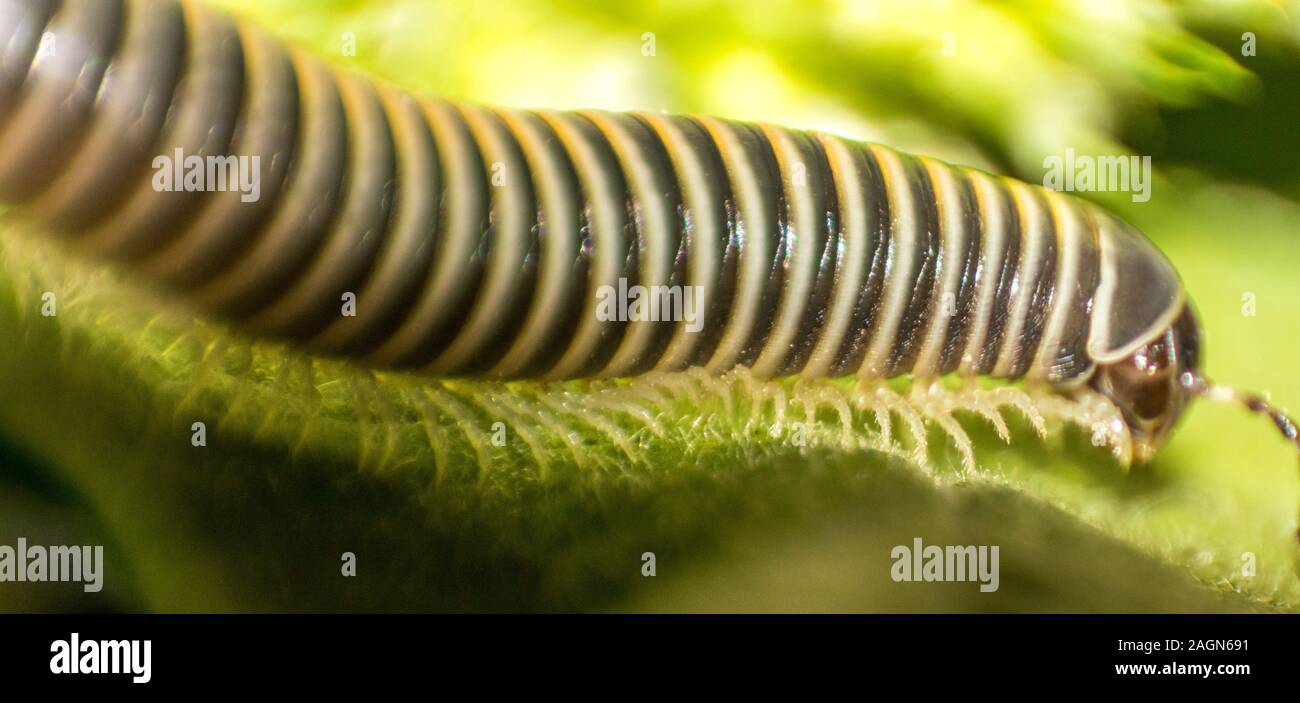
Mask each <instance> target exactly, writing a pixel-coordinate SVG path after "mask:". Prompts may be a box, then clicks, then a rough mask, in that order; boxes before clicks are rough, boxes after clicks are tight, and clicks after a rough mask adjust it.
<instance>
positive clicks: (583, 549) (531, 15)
mask: <svg viewBox="0 0 1300 703" xmlns="http://www.w3.org/2000/svg"><path fill="white" fill-rule="evenodd" d="M222 4H224V5H227V6H230V7H231V8H232V9H233V10H235V11H236V12H238V13H240V14H242V15H244V16H246V17H248V18H250V19H252V20H255V21H258V22H260V23H262V24H263V25H265V26H266V27H267V28H268V29H270V30H271V31H273V32H275V33H277V34H279V35H281V36H284V37H286V38H289V39H291V40H292V41H294V42H296V43H297V44H299V45H301V46H303V47H305V48H307V49H309V50H311V51H313V52H314V53H318V54H321V55H323V56H326V57H329V58H332V60H333V61H335V62H336V63H340V64H344V65H354V66H355V67H356V68H358V69H360V70H363V71H366V72H368V73H370V74H372V75H375V76H377V77H380V78H383V79H386V80H390V81H393V82H395V83H398V84H400V85H403V86H405V87H409V88H411V89H414V90H421V91H427V92H432V93H436V94H440V95H446V96H449V97H457V98H466V99H473V100H475V101H480V102H487V103H500V104H508V105H514V106H548V107H563V108H572V107H601V108H609V109H640V110H661V109H662V110H668V111H673V112H691V113H712V114H718V115H722V116H727V117H735V118H740V119H754V120H764V121H772V122H779V123H784V124H788V125H790V126H795V127H806V128H820V129H827V130H831V131H835V132H838V133H841V134H845V135H848V136H852V137H857V138H864V139H870V140H873V141H880V142H884V143H888V144H891V145H894V146H898V147H900V148H905V149H908V150H911V151H917V152H921V153H927V154H931V155H935V156H939V157H942V158H946V159H948V160H951V161H956V162H962V163H967V164H972V165H976V166H981V167H985V168H989V169H993V170H997V171H1001V172H1005V173H1010V174H1013V175H1018V176H1020V177H1022V178H1025V179H1026V180H1029V181H1031V182H1036V181H1040V180H1041V178H1042V161H1043V159H1044V157H1045V156H1047V155H1052V154H1061V153H1063V152H1064V151H1065V149H1067V148H1073V149H1075V150H1076V151H1077V152H1079V153H1128V152H1135V153H1140V154H1150V155H1152V156H1153V157H1154V163H1155V166H1156V170H1157V173H1158V176H1157V180H1156V183H1155V186H1154V188H1153V196H1152V198H1151V200H1150V202H1147V203H1133V202H1131V201H1130V200H1129V199H1128V197H1127V195H1126V194H1123V193H1119V194H1115V193H1111V194H1104V195H1103V197H1101V198H1100V199H1101V200H1102V201H1103V202H1105V203H1106V204H1107V205H1109V206H1111V207H1113V208H1115V209H1116V210H1117V211H1118V212H1119V213H1120V214H1121V215H1123V216H1124V217H1126V218H1128V219H1129V220H1131V221H1133V222H1134V224H1136V225H1138V226H1139V227H1141V228H1143V229H1144V231H1146V232H1147V233H1148V234H1149V235H1150V236H1151V237H1152V238H1153V239H1155V240H1156V241H1157V243H1159V244H1160V246H1161V248H1162V249H1163V250H1164V251H1165V252H1166V253H1167V254H1168V255H1169V256H1170V258H1171V259H1172V260H1173V261H1174V263H1175V264H1176V265H1177V266H1178V268H1179V270H1180V271H1181V272H1182V274H1183V276H1184V279H1185V282H1186V284H1187V287H1188V289H1189V291H1190V292H1191V295H1192V297H1193V299H1194V300H1195V301H1196V302H1197V304H1198V306H1199V310H1200V313H1201V317H1202V321H1203V324H1204V327H1205V328H1206V330H1207V335H1206V336H1207V340H1206V343H1207V347H1208V359H1209V361H1208V372H1209V374H1210V375H1211V376H1212V377H1214V378H1217V379H1220V380H1223V381H1226V382H1230V383H1233V384H1236V385H1239V386H1241V387H1244V388H1254V389H1262V390H1268V391H1271V392H1272V394H1273V396H1274V397H1275V399H1277V400H1278V401H1279V402H1281V403H1283V404H1286V403H1287V402H1288V401H1290V402H1292V403H1297V400H1296V399H1300V378H1297V375H1296V374H1295V372H1294V362H1293V360H1292V356H1293V349H1294V348H1295V347H1296V343H1297V341H1300V334H1297V330H1298V327H1297V322H1296V321H1297V320H1300V277H1298V276H1297V275H1296V272H1295V265H1294V263H1293V262H1294V254H1293V252H1294V247H1295V244H1296V241H1297V237H1296V235H1297V231H1300V202H1297V200H1296V196H1297V195H1300V191H1297V189H1296V185H1297V180H1296V176H1297V175H1300V174H1297V169H1298V168H1300V166H1297V160H1296V159H1295V158H1294V155H1295V154H1296V153H1297V151H1296V148H1297V147H1300V144H1297V137H1296V136H1295V131H1294V129H1293V128H1292V126H1291V124H1290V122H1291V121H1292V119H1293V116H1294V115H1295V114H1296V112H1295V108H1296V105H1295V101H1296V100H1297V99H1300V98H1297V97H1296V96H1297V95H1300V91H1297V90H1296V89H1295V88H1296V85H1295V81H1296V80H1298V79H1296V78H1295V76H1297V75H1300V70H1298V69H1300V23H1298V22H1297V19H1296V17H1297V16H1296V14H1295V10H1294V8H1293V7H1291V6H1289V5H1283V4H1279V3H1273V2H1226V1H1211V0H1197V1H1193V2H1187V3H1172V2H1168V3H1167V2H1155V1H1149V0H1148V1H1142V0H1138V1H1134V2H1121V1H1119V0H1112V1H1101V2H1074V3H1070V2H1061V1H1041V0H1040V1H1037V2H1006V3H979V2H926V1H923V0H922V1H911V2H897V3H872V2H808V1H803V2H796V1H795V0H769V1H766V2H749V3H739V2H686V1H685V0H674V1H664V2H642V3H626V4H611V3H601V2H590V1H589V0H545V1H536V0H532V1H528V2H524V1H522V0H481V1H478V2H472V3H471V2H444V1H439V2H425V1H423V0H388V1H380V0H375V1H372V2H362V1H360V0H319V1H318V2H313V3H310V4H307V3H304V2H302V1H301V0H223V2H222ZM349 32H351V33H353V34H354V35H355V37H356V40H357V53H356V56H344V55H343V53H342V51H341V49H342V47H343V42H344V41H345V36H344V35H345V33H349ZM1245 32H1251V33H1253V34H1254V35H1255V37H1256V43H1257V44H1256V45H1257V55H1255V56H1243V55H1242V52H1241V47H1242V43H1243V38H1242V35H1243V33H1245ZM646 33H653V42H654V51H653V55H652V56H647V55H646V53H648V52H647V51H646V50H645V49H646V46H647V44H646V43H647V41H649V37H647V36H646ZM945 46H953V47H955V54H954V55H946V54H945V51H944V49H945ZM950 53H951V52H950ZM23 229H26V228H25V227H23V226H22V225H10V226H9V227H8V228H7V231H4V232H3V233H2V234H3V237H2V238H0V247H2V249H0V335H3V336H4V338H5V344H4V345H0V397H3V399H4V402H3V404H0V437H3V440H2V441H0V487H3V491H4V492H3V499H2V500H0V543H12V542H13V540H14V539H16V537H17V536H29V537H31V538H33V539H37V538H41V539H45V540H46V541H49V540H55V539H68V540H70V541H74V542H75V541H78V539H80V540H81V541H88V542H93V543H97V544H106V545H108V547H109V552H110V560H111V561H110V566H109V569H110V570H109V573H108V579H107V585H106V588H105V591H104V593H102V594H98V595H94V594H79V593H75V592H67V591H62V590H59V591H57V592H56V591H54V590H48V589H44V590H39V591H38V590H36V589H32V588H27V589H25V590H23V591H21V592H20V591H18V590H14V589H12V588H10V587H8V586H6V587H4V588H0V609H5V610H42V609H77V608H96V609H150V610H203V611H208V610H350V609H367V610H408V609H421V610H423V609H431V610H449V609H490V610H495V609H568V610H572V609H618V610H623V609H633V610H647V609H648V610H658V609H702V610H733V609H735V610H751V609H761V610H766V609H775V610H782V609H796V610H869V611H914V610H924V611H954V610H962V611H964V610H995V611H1007V610H1068V611H1097V610H1110V611H1148V610H1152V611H1186V610H1195V611H1220V610H1295V609H1297V608H1300V580H1298V579H1297V556H1298V553H1297V547H1296V541H1295V537H1294V533H1295V531H1296V526H1297V525H1296V520H1297V515H1296V510H1297V507H1298V506H1300V482H1298V481H1297V473H1296V457H1295V455H1294V452H1293V450H1292V448H1290V447H1288V446H1287V445H1286V444H1284V443H1283V442H1281V441H1279V440H1278V438H1277V437H1276V435H1275V434H1274V433H1273V432H1272V429H1271V428H1270V427H1268V425H1267V423H1265V422H1264V421H1262V420H1259V419H1257V418H1254V417H1248V416H1246V415H1244V414H1243V413H1242V412H1240V411H1239V410H1237V409H1235V408H1232V407H1223V406H1213V405H1201V406H1198V407H1196V408H1194V409H1193V411H1192V412H1191V415H1190V417H1189V418H1188V419H1187V420H1186V421H1185V423H1184V424H1183V426H1182V427H1181V428H1180V431H1179V432H1178V434H1177V435H1176V437H1175V438H1174V440H1173V442H1172V443H1171V444H1170V446H1169V447H1168V448H1167V450H1166V451H1165V452H1164V453H1162V454H1161V455H1160V457H1159V458H1158V460H1157V461H1156V462H1155V463H1154V464H1153V465H1151V466H1148V467H1144V468H1141V469H1139V470H1136V471H1134V472H1133V473H1126V472H1125V471H1124V470H1123V469H1121V468H1120V467H1118V466H1116V465H1114V464H1113V463H1112V462H1111V461H1110V460H1109V459H1108V457H1106V456H1105V455H1104V454H1103V453H1102V452H1100V451H1099V450H1097V449H1095V448H1092V447H1090V446H1089V445H1088V442H1087V440H1086V438H1084V437H1081V436H1080V435H1079V433H1078V432H1076V431H1073V430H1065V431H1062V432H1058V433H1056V434H1054V435H1053V437H1052V438H1050V439H1049V440H1048V441H1047V442H1045V443H1044V442H1041V441H1039V440H1037V439H1036V438H1034V437H1033V436H1032V434H1030V433H1027V432H1026V431H1025V428H1024V427H1018V428H1017V432H1016V441H1015V442H1014V443H1013V445H1012V446H1010V447H1006V446H1003V445H1001V444H1000V443H999V442H998V441H997V440H996V438H995V437H994V436H993V435H992V433H991V432H990V431H988V430H987V428H984V427H982V426H981V425H979V423H975V422H972V423H969V427H970V430H971V431H972V433H973V434H974V436H975V437H976V439H977V444H978V459H979V460H980V463H981V470H980V472H978V473H977V474H976V475H972V476H963V475H960V474H959V473H958V472H956V471H955V470H954V466H955V465H956V461H955V457H954V456H952V455H951V451H950V450H948V449H937V451H936V452H935V453H934V454H935V455H934V457H933V462H932V465H931V466H927V467H916V466H912V465H909V464H906V463H904V462H900V461H896V460H891V459H887V458H886V457H883V456H880V455H877V454H874V453H871V452H865V451H846V450H842V449H838V448H835V447H832V446H824V447H819V448H813V449H810V450H806V451H796V450H793V449H791V448H789V447H786V446H785V445H784V444H782V443H781V442H779V441H777V440H775V439H773V438H770V437H765V436H763V435H762V434H754V435H752V436H751V435H744V434H743V433H741V432H738V430H737V428H736V427H731V426H728V425H729V424H736V423H735V422H734V420H732V419H730V418H729V417H728V416H726V415H725V414H724V413H721V412H719V411H718V409H717V408H712V407H704V406H701V407H695V406H694V405H693V403H692V401H691V399H690V398H684V399H681V401H680V402H678V403H677V404H676V405H675V406H674V407H673V408H672V409H671V410H670V411H668V412H665V413H664V415H663V416H662V417H661V418H660V419H661V421H662V423H663V424H664V425H665V426H666V427H668V428H671V430H672V431H671V432H668V433H667V434H666V436H665V437H656V436H648V435H645V434H644V433H642V434H637V435H635V439H636V442H637V453H636V458H637V459H638V460H637V461H635V462H633V461H627V460H625V459H626V457H623V456H622V454H621V453H620V452H621V450H620V448H619V447H617V446H614V445H613V444H611V443H609V442H607V441H604V440H602V439H601V437H600V436H598V433H589V434H588V436H583V437H580V438H579V439H580V441H582V442H584V443H585V444H584V446H586V447H587V448H588V450H589V452H590V455H591V458H592V460H593V465H594V466H577V465H572V463H571V462H567V461H565V460H564V459H563V456H564V455H563V454H562V453H561V452H560V451H559V450H558V449H557V447H558V446H559V445H560V444H561V443H562V441H563V440H564V439H565V438H564V437H559V436H548V432H547V430H545V428H539V429H538V430H537V432H538V434H539V435H541V436H542V438H543V439H544V440H545V451H547V452H551V451H554V452H555V453H554V456H553V457H552V459H553V461H552V463H550V464H549V465H548V470H546V471H540V470H538V467H537V466H536V465H535V464H534V463H533V462H531V460H530V457H529V456H527V455H526V453H525V452H524V450H523V449H521V448H519V447H513V448H511V449H509V450H503V451H501V452H495V453H493V452H491V451H489V453H488V455H487V460H486V461H484V455H483V454H482V452H481V451H480V448H479V447H476V446H475V445H474V444H473V443H472V442H469V441H467V438H466V435H465V434H464V430H465V429H467V427H466V426H467V425H469V427H468V429H470V430H471V432H472V431H473V430H474V429H475V428H476V427H478V426H479V425H482V426H483V427H484V432H486V425H487V422H486V418H484V417H483V416H481V415H478V414H475V412H474V411H473V410H472V409H471V408H470V405H469V404H467V405H466V410H465V413H468V415H466V416H465V417H468V418H469V419H470V420H472V422H469V423H466V422H465V420H464V418H456V417H449V416H447V415H446V414H441V413H438V412H435V411H434V410H431V408H430V405H429V404H428V403H427V402H425V400H423V399H427V395H426V388H427V385H428V384H427V382H424V381H421V380H419V379H414V378H410V377H407V376H404V375H401V374H382V373H379V374H376V373H372V372H369V371H365V370H362V369H357V368H355V367H351V366H348V365H345V364H341V363H336V362H331V361H325V360H319V359H311V358H308V357H305V356H303V355H302V354H300V353H299V352H297V351H294V350H292V349H284V348H281V347H279V346H277V345H274V344H267V343H253V342H250V341H248V340H245V339H243V338H241V337H239V336H237V335H234V334H232V333H230V332H229V331H228V330H226V329H225V328H224V327H222V326H221V325H217V324H213V323H210V322H205V321H199V320H195V319H194V318H193V316H192V315H189V314H187V313H186V312H185V311H184V310H180V309H177V308H175V307H174V306H172V305H170V304H168V303H167V302H166V301H164V300H161V299H159V298H158V297H157V296H156V295H155V294H153V293H151V292H149V291H143V290H139V289H136V288H134V287H132V286H131V285H130V284H129V283H124V282H122V281H121V280H119V278H118V275H117V274H116V273H114V272H112V271H104V270H98V269H94V268H91V267H87V266H85V265H84V264H83V263H82V262H79V261H71V260H68V259H66V258H65V257H64V256H62V255H61V253H59V252H58V251H55V250H53V249H52V248H51V247H50V246H48V245H46V244H44V243H42V241H41V240H40V239H39V238H38V237H35V236H32V235H31V234H30V233H25V232H21V231H19V230H23ZM45 290H57V291H60V298H59V299H60V311H59V315H58V316H57V317H56V318H44V317H41V316H39V315H38V314H36V312H35V311H36V310H37V308H38V306H39V297H40V292H42V291H45ZM1247 293H1249V294H1251V295H1253V296H1254V299H1255V300H1256V301H1257V314H1256V315H1255V316H1245V315H1243V314H1242V304H1243V295H1245V294H1247ZM456 390H457V392H459V393H461V394H463V397H468V398H471V399H473V398H475V397H478V396H482V395H484V394H489V393H494V392H499V391H498V390H497V389H495V388H490V387H488V386H480V385H477V384H471V383H465V384H460V385H459V386H457V387H456ZM511 392H512V393H513V392H518V393H521V394H525V395H526V394H527V393H529V392H530V391H529V389H528V388H526V387H520V388H518V389H516V390H515V391H511ZM573 392H574V393H578V394H580V393H582V388H581V387H575V388H574V390H573ZM1297 404H1300V403H1297ZM196 418H199V419H204V420H206V421H207V422H208V424H209V427H210V430H209V446H208V447H206V448H203V449H201V450H196V449H194V448H192V447H191V446H190V444H189V438H190V431H189V426H190V422H191V421H192V420H194V419H196ZM701 418H706V419H707V421H705V422H703V423H702V422H701ZM630 429H631V428H629V430H630ZM931 440H932V444H933V445H935V446H936V448H937V447H939V446H940V445H942V438H941V437H939V436H938V435H934V436H932V438H931ZM480 466H482V469H480ZM916 536H920V537H922V538H924V539H925V541H926V542H927V543H930V544H998V545H1001V546H1002V550H1001V552H1002V563H1001V570H1002V578H1001V581H1002V587H1001V589H1000V590H999V591H998V592H997V593H994V594H980V593H979V592H978V591H977V590H976V589H975V588H974V586H973V585H972V584H924V585H920V584H896V583H893V582H892V581H890V580H889V577H888V573H889V569H888V567H889V565H890V559H889V556H888V555H889V550H890V548H891V547H892V546H893V545H895V544H906V543H908V542H909V541H910V540H911V539H912V538H913V537H916ZM344 551H352V552H355V553H356V554H357V556H358V566H359V570H358V576H357V577H356V578H355V579H344V578H342V577H340V576H339V555H340V554H341V553H342V552H344ZM645 551H654V552H655V553H656V555H657V557H658V575H657V576H655V577H654V578H643V577H642V576H641V572H640V567H641V561H640V555H641V554H642V552H645ZM1247 552H1249V553H1251V554H1253V555H1254V556H1255V560H1256V561H1255V563H1256V566H1257V573H1256V574H1255V575H1254V576H1245V575H1243V573H1242V565H1243V563H1242V558H1243V554H1245V553H1247ZM15 594H17V595H15Z"/></svg>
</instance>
